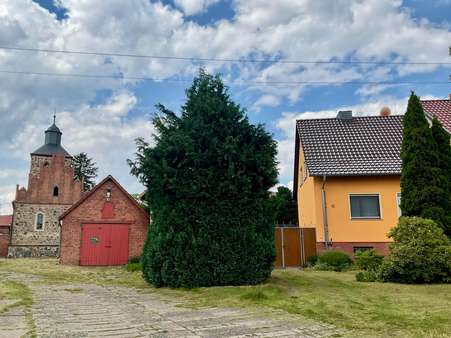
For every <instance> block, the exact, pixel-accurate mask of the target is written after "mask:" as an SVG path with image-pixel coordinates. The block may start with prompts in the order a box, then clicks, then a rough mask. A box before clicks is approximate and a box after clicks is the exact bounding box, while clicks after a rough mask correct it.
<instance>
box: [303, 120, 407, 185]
mask: <svg viewBox="0 0 451 338" xmlns="http://www.w3.org/2000/svg"><path fill="white" fill-rule="evenodd" d="M297 132H298V134H299V139H300V143H301V146H302V147H303V150H304V156H305V161H306V164H307V168H308V170H309V174H310V175H312V176H323V175H326V176H354V175H399V174H400V173H401V158H400V151H401V141H402V116H400V115H395V116H365V117H353V118H352V120H351V121H343V120H340V119H337V118H332V119H313V120H298V121H297Z"/></svg>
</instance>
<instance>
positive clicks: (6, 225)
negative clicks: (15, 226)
mask: <svg viewBox="0 0 451 338" xmlns="http://www.w3.org/2000/svg"><path fill="white" fill-rule="evenodd" d="M12 220H13V216H12V215H0V257H6V256H7V255H8V245H9V234H10V231H11V230H10V229H11V223H12Z"/></svg>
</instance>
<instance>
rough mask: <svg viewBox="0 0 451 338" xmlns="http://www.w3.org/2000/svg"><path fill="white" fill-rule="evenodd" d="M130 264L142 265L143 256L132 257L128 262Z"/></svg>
mask: <svg viewBox="0 0 451 338" xmlns="http://www.w3.org/2000/svg"><path fill="white" fill-rule="evenodd" d="M128 262H129V263H141V256H136V257H132V258H130V259H129V260H128Z"/></svg>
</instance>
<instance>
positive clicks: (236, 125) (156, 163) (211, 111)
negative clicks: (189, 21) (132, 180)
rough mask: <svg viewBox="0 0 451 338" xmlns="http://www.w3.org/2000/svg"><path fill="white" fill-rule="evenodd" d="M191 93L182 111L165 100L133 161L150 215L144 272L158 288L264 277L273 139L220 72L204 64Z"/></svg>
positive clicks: (269, 248)
mask: <svg viewBox="0 0 451 338" xmlns="http://www.w3.org/2000/svg"><path fill="white" fill-rule="evenodd" d="M186 94H187V101H186V103H185V105H184V106H183V107H182V112H181V116H177V115H176V114H175V113H173V112H172V111H170V110H168V109H167V108H165V107H164V106H162V105H159V106H158V109H159V115H158V116H157V117H156V118H154V120H153V123H154V126H155V128H156V130H157V132H158V136H157V137H156V138H155V145H153V146H149V144H147V143H146V142H144V141H143V140H138V151H137V158H136V160H135V161H133V162H132V161H129V164H130V165H131V167H132V173H133V174H135V175H136V176H138V177H139V178H140V180H141V181H142V182H143V183H144V184H145V186H146V187H147V193H146V196H147V199H148V204H149V207H150V210H151V216H152V223H151V225H150V226H149V233H148V237H147V240H146V243H145V248H144V252H143V255H142V263H143V274H144V277H145V279H146V280H147V281H148V282H149V283H152V284H154V285H155V286H158V287H160V286H169V287H198V286H213V285H241V284H256V283H260V282H262V281H264V280H266V279H267V278H268V277H269V276H270V274H271V270H272V266H273V261H274V256H275V251H274V224H273V222H272V218H273V216H272V214H271V208H269V207H268V204H269V193H268V189H269V188H270V187H272V186H274V185H275V184H276V182H277V168H276V160H275V158H276V153H277V150H276V143H275V141H274V140H273V139H272V137H271V135H270V134H268V133H267V132H266V131H265V129H264V127H263V126H262V125H252V124H251V123H250V122H249V120H248V118H247V117H246V114H245V111H244V110H243V109H242V108H241V107H240V106H239V105H237V104H235V103H234V102H233V101H232V100H231V99H230V96H229V94H228V91H227V88H226V87H225V86H224V85H223V82H222V81H221V79H220V77H219V76H211V75H209V74H206V73H205V72H204V71H201V72H200V73H199V76H198V77H197V78H196V79H195V80H194V83H193V85H192V87H191V88H189V89H188V90H187V92H186Z"/></svg>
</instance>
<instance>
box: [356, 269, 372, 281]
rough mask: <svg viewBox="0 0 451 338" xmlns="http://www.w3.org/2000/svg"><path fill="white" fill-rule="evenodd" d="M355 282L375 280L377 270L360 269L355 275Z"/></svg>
mask: <svg viewBox="0 0 451 338" xmlns="http://www.w3.org/2000/svg"><path fill="white" fill-rule="evenodd" d="M355 279H356V280H357V282H375V281H376V280H377V272H376V271H373V270H369V271H360V272H358V273H357V274H356V275H355Z"/></svg>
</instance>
